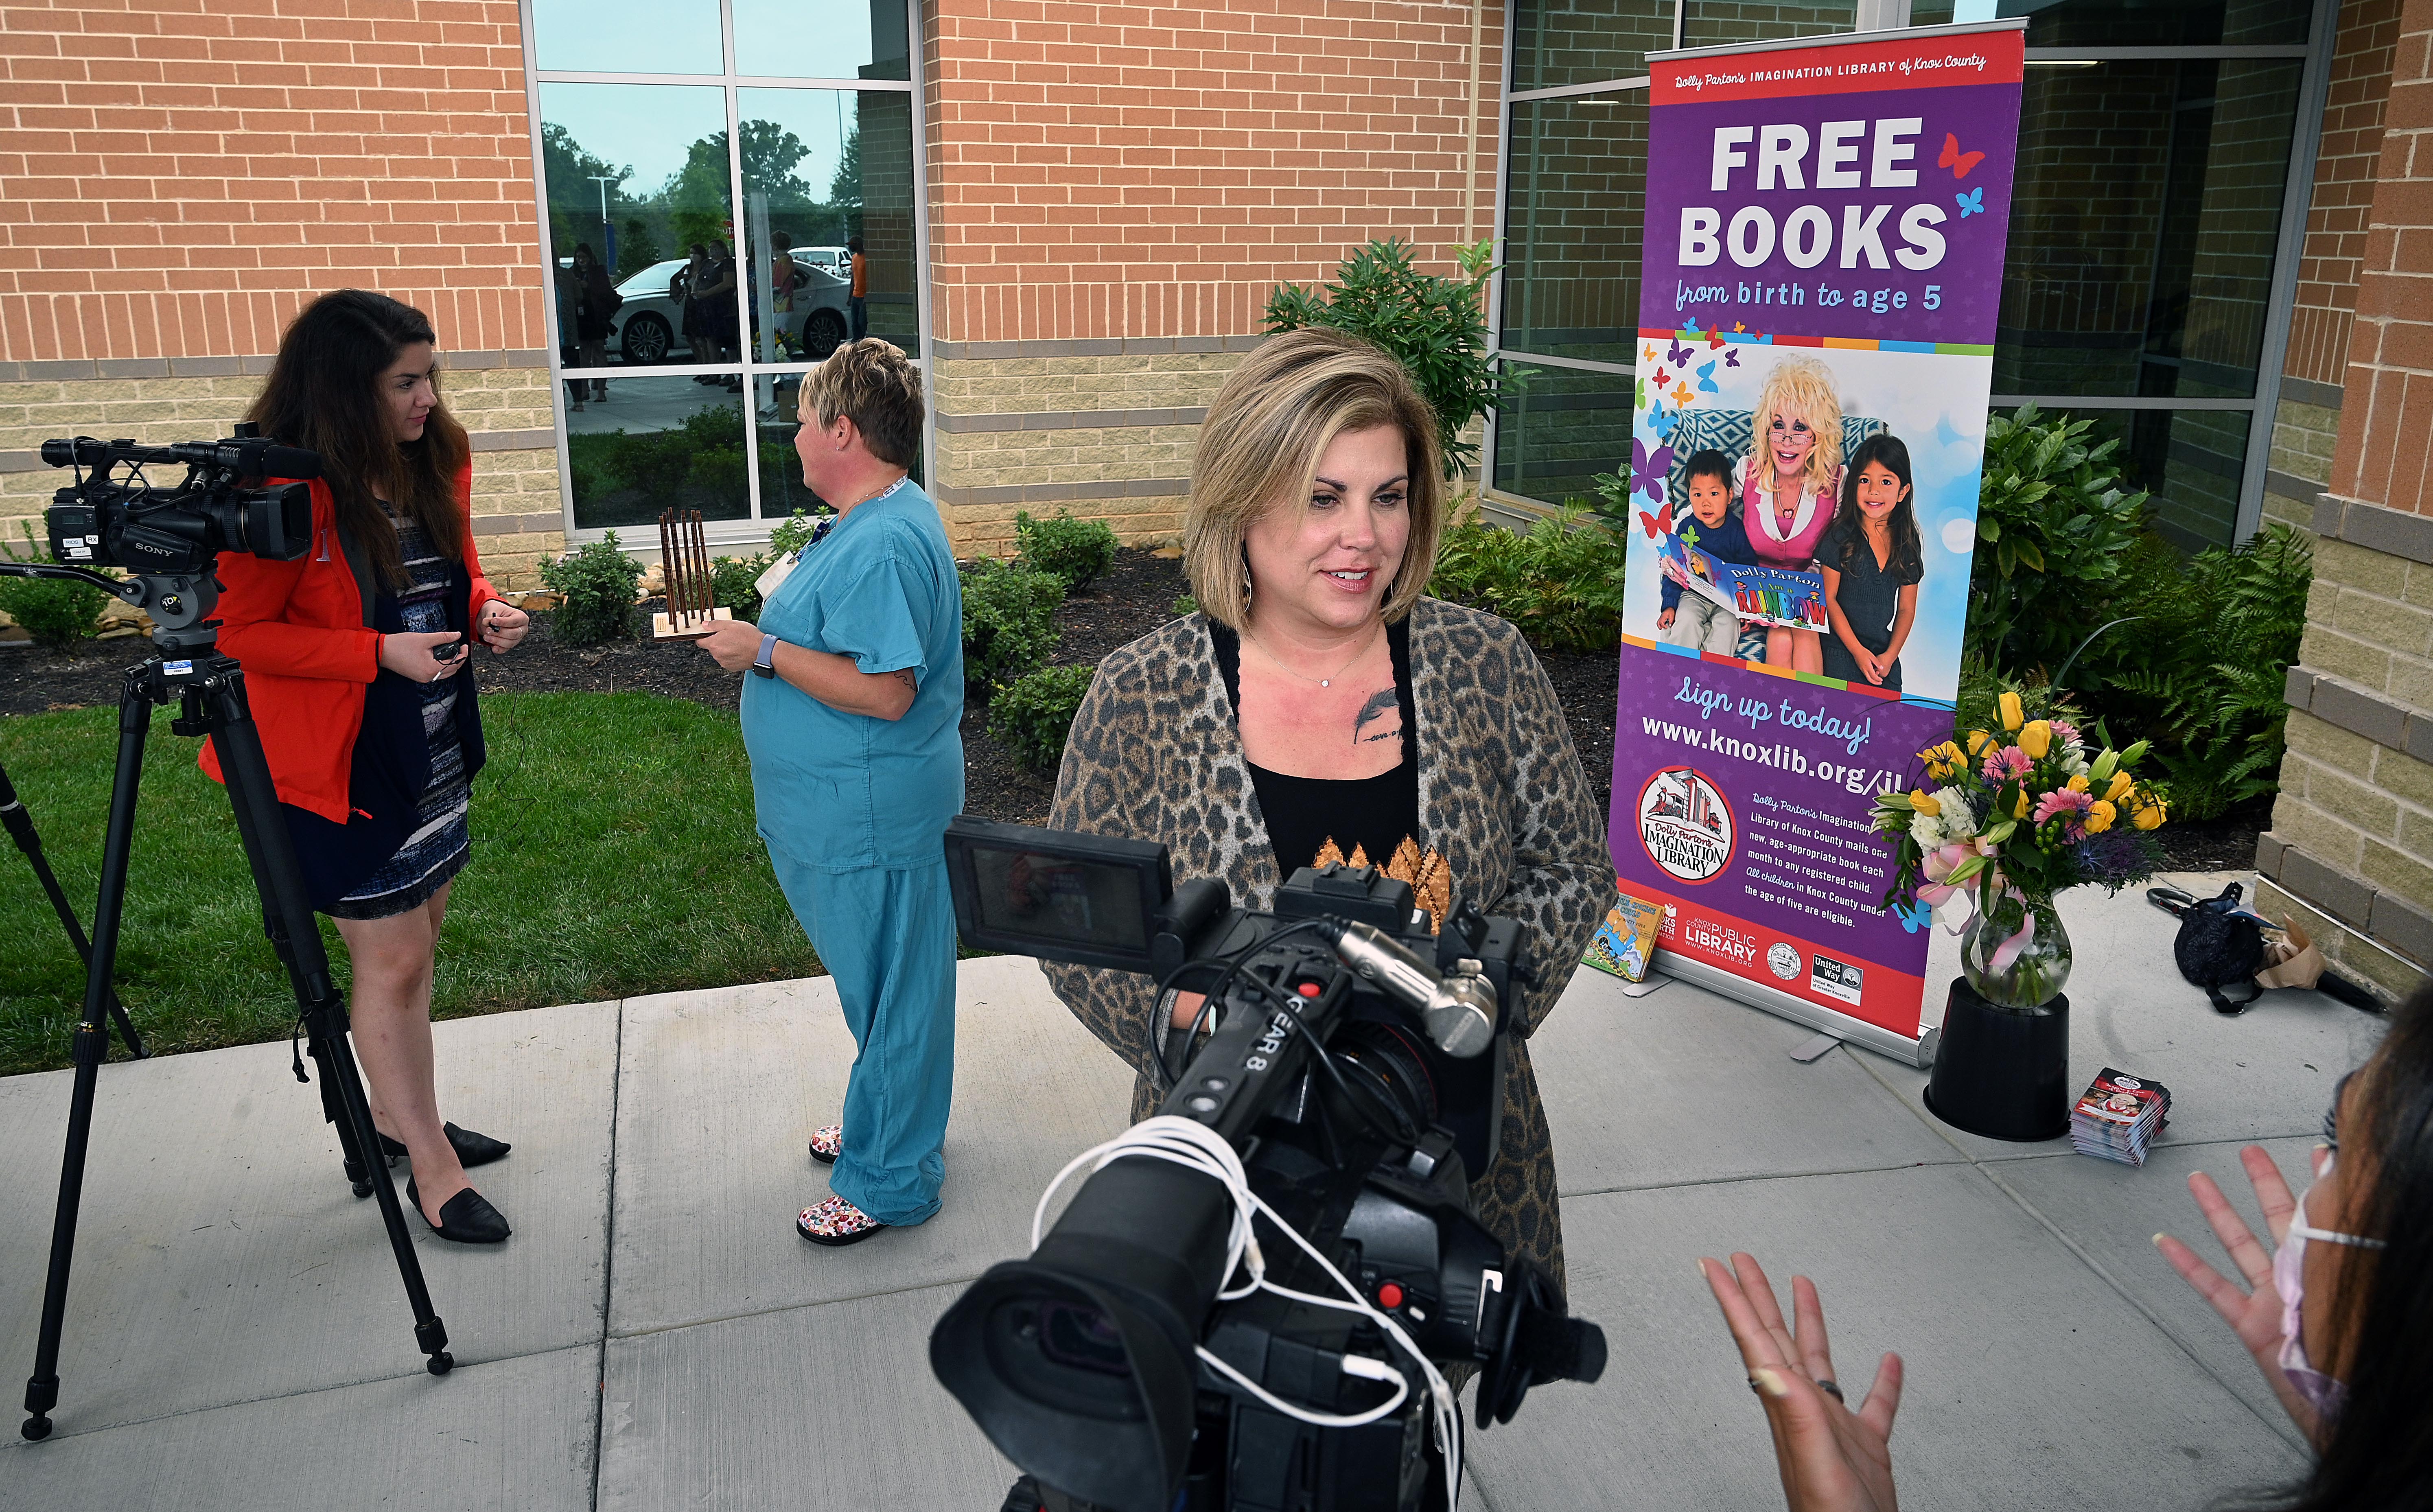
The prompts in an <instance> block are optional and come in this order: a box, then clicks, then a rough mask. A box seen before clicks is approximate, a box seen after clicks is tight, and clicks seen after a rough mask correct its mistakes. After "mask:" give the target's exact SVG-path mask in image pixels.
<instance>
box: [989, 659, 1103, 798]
mask: <svg viewBox="0 0 2433 1512" xmlns="http://www.w3.org/2000/svg"><path fill="white" fill-rule="evenodd" d="M1095 675H1097V668H1095V667H1042V668H1041V669H1039V670H1038V671H1034V672H1027V673H1025V674H1024V675H1022V676H1020V677H1017V678H1015V679H1014V680H1013V681H1012V682H1011V683H1009V684H1007V685H1006V686H1005V687H1004V688H1000V689H998V691H997V695H996V697H995V698H993V699H991V700H989V718H988V731H989V735H990V736H991V737H992V738H993V739H995V741H996V743H997V744H999V745H1001V746H1003V747H1005V748H1006V750H1007V751H1008V752H1009V753H1011V754H1012V756H1013V759H1014V762H1015V764H1016V765H1018V766H1020V767H1022V768H1023V769H1024V770H1025V771H1027V772H1038V773H1053V772H1054V771H1055V770H1056V769H1057V767H1058V766H1059V765H1061V764H1062V763H1063V760H1064V737H1065V736H1066V735H1067V734H1069V733H1070V732H1071V730H1072V728H1073V714H1074V711H1075V710H1077V709H1079V708H1080V706H1081V699H1082V696H1083V695H1084V694H1086V693H1088V692H1089V691H1090V679H1091V678H1092V677H1093V676H1095Z"/></svg>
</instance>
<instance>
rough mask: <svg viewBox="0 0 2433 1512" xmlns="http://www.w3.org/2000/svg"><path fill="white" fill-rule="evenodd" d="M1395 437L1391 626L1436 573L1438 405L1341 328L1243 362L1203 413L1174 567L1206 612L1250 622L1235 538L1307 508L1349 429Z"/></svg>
mask: <svg viewBox="0 0 2433 1512" xmlns="http://www.w3.org/2000/svg"><path fill="white" fill-rule="evenodd" d="M1381 425H1390V426H1393V427H1395V428H1396V429H1398V430H1400V431H1401V432H1402V433H1403V450H1404V456H1405V457H1406V459H1407V465H1408V467H1409V469H1410V477H1409V479H1408V481H1407V482H1406V484H1405V485H1404V486H1405V488H1406V489H1407V491H1408V499H1409V504H1408V508H1409V510H1410V516H1411V535H1410V540H1409V542H1408V544H1407V545H1405V546H1404V550H1403V565H1402V567H1401V569H1399V571H1398V572H1397V574H1396V576H1395V578H1394V581H1393V583H1392V584H1391V585H1389V586H1388V587H1387V594H1386V603H1385V617H1386V620H1387V622H1389V623H1390V622H1392V621H1394V620H1400V619H1402V618H1403V616H1404V615H1406V614H1408V613H1410V612H1411V605H1412V604H1414V603H1418V602H1419V599H1420V595H1421V593H1422V592H1424V591H1425V590H1426V588H1427V584H1428V574H1429V572H1430V571H1432V570H1434V569H1435V567H1436V559H1437V541H1438V536H1439V535H1441V534H1442V532H1443V529H1444V510H1443V492H1444V469H1443V467H1442V465H1441V463H1440V461H1439V458H1438V450H1437V417H1436V412H1435V411H1434V410H1433V409H1431V408H1429V406H1428V401H1427V400H1426V399H1423V398H1421V395H1420V391H1419V388H1418V387H1417V385H1415V384H1413V383H1412V382H1411V375H1410V374H1409V373H1408V372H1406V371H1405V370H1404V367H1403V365H1402V364H1401V363H1399V362H1396V361H1395V360H1394V359H1393V358H1392V357H1391V356H1388V355H1387V353H1386V352H1385V351H1384V350H1383V349H1382V348H1378V347H1375V346H1372V345H1371V344H1370V343H1368V342H1365V341H1363V340H1361V339H1360V338H1359V337H1357V336H1352V335H1347V334H1345V333H1344V332H1342V331H1329V330H1325V329H1323V328H1316V327H1313V328H1310V329H1307V330H1302V331H1285V333H1283V334H1282V335H1278V336H1273V337H1270V338H1269V339H1268V340H1267V341H1265V342H1263V343H1261V344H1260V346H1259V348H1258V349H1257V350H1256V351H1254V352H1252V353H1251V355H1250V356H1249V357H1248V358H1247V359H1245V360H1244V361H1243V363H1242V365H1240V366H1239V367H1236V368H1234V371H1233V374H1232V376H1230V377H1228V378H1227V379H1226V380H1225V386H1224V387H1223V388H1221V389H1219V390H1218V391H1217V402H1216V403H1214V404H1212V405H1210V406H1209V407H1208V417H1207V418H1206V419H1205V420H1202V421H1201V422H1200V424H1199V449H1198V450H1197V452H1196V453H1195V454H1194V455H1193V457H1192V461H1191V501H1190V503H1189V505H1188V506H1187V507H1186V508H1185V510H1184V512H1183V517H1182V567H1183V570H1184V571H1185V572H1187V573H1188V574H1190V577H1191V593H1192V597H1194V598H1196V599H1198V600H1199V607H1200V609H1201V610H1202V611H1204V612H1205V613H1206V614H1207V616H1208V618H1209V619H1211V620H1216V621H1217V623H1218V624H1221V625H1228V626H1231V627H1232V628H1234V629H1236V630H1239V629H1240V628H1241V627H1242V626H1243V625H1244V624H1245V623H1247V622H1248V621H1249V620H1250V617H1251V595H1250V591H1249V585H1248V582H1247V579H1248V576H1249V569H1248V565H1247V563H1248V559H1247V557H1246V556H1245V555H1244V550H1243V548H1244V543H1245V542H1246V541H1247V540H1248V539H1249V537H1250V533H1251V526H1252V525H1254V524H1256V523H1258V521H1260V520H1261V519H1263V518H1266V517H1267V515H1268V512H1269V511H1270V510H1274V509H1284V508H1292V509H1307V508H1308V507H1309V494H1310V488H1311V486H1312V485H1313V484H1314V482H1315V480H1316V478H1317V476H1318V461H1319V457H1320V456H1321V455H1322V454H1323V453H1324V452H1325V450H1326V449H1327V448H1328V447H1329V446H1331V445H1333V444H1334V442H1335V438H1336V436H1338V435H1341V434H1342V433H1345V432H1347V431H1367V430H1373V429H1374V428H1376V427H1378V426H1381Z"/></svg>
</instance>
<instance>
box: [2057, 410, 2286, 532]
mask: <svg viewBox="0 0 2433 1512" xmlns="http://www.w3.org/2000/svg"><path fill="white" fill-rule="evenodd" d="M2044 408H2045V410H2046V411H2047V413H2068V414H2069V416H2070V418H2072V419H2075V420H2092V421H2094V422H2095V424H2094V427H2093V428H2092V429H2091V430H2089V431H2088V432H2087V433H2086V436H2085V441H2086V444H2087V445H2088V446H2090V447H2092V446H2100V445H2101V444H2102V443H2103V442H2105V441H2111V440H2118V442H2119V443H2120V450H2118V452H2116V453H2115V455H2116V456H2117V457H2118V459H2119V462H2120V471H2121V475H2122V476H2123V477H2124V478H2126V479H2127V480H2128V483H2129V485H2130V486H2132V487H2135V488H2144V489H2147V490H2149V491H2150V492H2152V494H2153V498H2152V499H2151V500H2149V501H2147V504H2146V517H2147V518H2148V519H2149V520H2150V521H2151V522H2152V525H2153V527H2154V530H2155V532H2156V534H2158V535H2161V536H2163V538H2164V539H2166V540H2168V541H2169V542H2171V543H2172V544H2173V545H2175V546H2177V547H2179V548H2180V550H2182V551H2184V552H2191V553H2193V552H2201V551H2203V550H2204V549H2205V548H2206V547H2208V546H2228V545H2230V544H2231V543H2232V542H2233V541H2235V540H2237V535H2238V491H2239V485H2240V483H2241V481H2242V475H2243V473H2244V472H2245V470H2246V466H2247V439H2248V432H2249V430H2250V428H2251V427H2252V424H2253V421H2252V420H2251V418H2250V416H2249V415H2248V412H2247V411H2245V410H2078V411H2074V412H2062V411H2060V409H2059V407H2058V406H2050V405H2049V406H2045V407H2044Z"/></svg>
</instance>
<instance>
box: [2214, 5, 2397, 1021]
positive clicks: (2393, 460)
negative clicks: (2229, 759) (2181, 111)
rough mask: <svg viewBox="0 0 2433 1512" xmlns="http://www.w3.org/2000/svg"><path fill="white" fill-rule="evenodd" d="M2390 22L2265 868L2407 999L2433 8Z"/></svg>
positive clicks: (2338, 942) (2353, 970)
mask: <svg viewBox="0 0 2433 1512" xmlns="http://www.w3.org/2000/svg"><path fill="white" fill-rule="evenodd" d="M2392 29H2393V41H2392V43H2391V49H2390V93H2389V99H2388V104H2387V105H2386V107H2385V109H2384V111H2383V118H2382V123H2381V125H2382V130H2381V141H2380V152H2379V156H2378V159H2377V161H2376V164H2375V171H2374V174H2373V192H2372V197H2371V200H2370V205H2369V208H2368V209H2367V210H2366V212H2365V225H2364V235H2363V238H2362V246H2359V247H2358V248H2357V250H2356V256H2357V260H2358V263H2357V275H2356V305H2355V312H2356V313H2355V315H2354V318H2353V319H2352V320H2351V321H2350V323H2349V334H2348V364H2347V369H2346V375H2345V382H2344V385H2343V387H2344V393H2343V396H2342V401H2341V404H2340V408H2339V438H2338V443H2337V445H2336V447H2335V448H2334V450H2333V452H2332V458H2331V467H2330V486H2329V488H2328V489H2327V490H2326V491H2325V492H2324V493H2323V494H2322V498H2321V500H2320V501H2319V502H2318V503H2317V505H2316V509H2315V518H2314V525H2315V529H2316V531H2317V532H2318V534H2319V535H2320V536H2321V540H2320V542H2319V545H2318V549H2317V555H2316V567H2315V587H2314V593H2313V596H2312V598H2311V599H2310V601H2309V603H2308V605H2307V626H2306V636H2305V642H2304V643H2303V644H2302V645H2301V647H2300V649H2299V665H2298V666H2296V667H2293V668H2291V669H2290V672H2289V703H2290V705H2291V712H2290V715H2289V756H2288V760H2287V761H2286V762H2285V763H2284V764H2283V767H2282V786H2281V797H2280V800H2279V802H2278V803H2276V804H2275V805H2274V807H2273V810H2272V828H2271V830H2270V831H2268V832H2267V833H2266V834H2265V836H2264V838H2263V841H2262V843H2261V845H2260V846H2259V847H2258V854H2257V857H2256V866H2257V870H2258V871H2259V872H2260V873H2261V874H2262V877H2263V880H2262V882H2261V883H2260V884H2259V886H2258V889H2257V892H2258V896H2259V899H2260V900H2261V901H2263V902H2264V903H2265V904H2266V905H2267V910H2268V911H2271V910H2272V909H2289V908H2290V906H2291V905H2296V906H2298V908H2297V909H2291V911H2302V916H2308V915H2311V917H2310V918H2309V922H2310V923H2311V924H2313V925H2314V926H2316V927H2317V932H2318V933H2319V935H2320V936H2321V937H2322V943H2323V946H2324V949H2325V953H2326V954H2327V955H2329V956H2330V957H2331V958H2332V959H2333V960H2335V961H2336V962H2337V963H2338V964H2339V967H2340V969H2342V970H2343V971H2345V972H2347V973H2348V974H2350V975H2352V976H2357V977H2365V978H2367V979H2369V980H2371V981H2372V982H2373V983H2374V984H2375V985H2376V986H2377V987H2379V988H2380V989H2382V990H2383V991H2385V992H2387V993H2390V994H2401V993H2406V992H2408V991H2412V990H2413V989H2414V988H2415V987H2417V986H2419V985H2421V984H2422V983H2423V982H2424V980H2425V979H2426V976H2427V973H2428V972H2433V471H2428V467H2427V443H2428V438H2433V0H2404V4H2402V5H2401V6H2400V7H2399V14H2398V16H2397V18H2396V24H2395V25H2394V26H2393V28H2392ZM2327 141H2328V139H2327ZM2319 203H2320V196H2319ZM2291 349H2292V352H2293V353H2295V352H2296V351H2297V349H2298V348H2297V347H2296V345H2295V344H2294V343H2293V345H2292V348H2291Z"/></svg>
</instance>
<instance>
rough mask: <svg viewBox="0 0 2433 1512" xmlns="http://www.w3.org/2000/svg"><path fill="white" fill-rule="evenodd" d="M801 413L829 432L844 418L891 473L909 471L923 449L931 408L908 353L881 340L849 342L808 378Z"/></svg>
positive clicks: (870, 338) (798, 403)
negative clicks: (923, 431) (924, 426)
mask: <svg viewBox="0 0 2433 1512" xmlns="http://www.w3.org/2000/svg"><path fill="white" fill-rule="evenodd" d="M796 413H797V414H799V415H800V416H802V417H803V418H804V419H807V420H817V421H818V422H819V425H820V428H821V429H822V430H825V429H826V428H827V427H829V426H831V425H834V424H836V421H837V416H840V415H842V416H847V417H849V418H850V419H851V420H852V421H853V424H854V429H856V430H858V431H859V432H860V433H861V444H862V445H863V446H865V447H867V448H869V449H870V454H871V455H872V456H874V457H876V458H877V459H878V460H879V461H881V462H884V463H887V464H889V465H890V466H892V467H910V466H912V458H913V456H914V455H915V454H916V453H917V452H918V451H919V450H920V449H921V422H922V421H923V419H924V418H925V417H926V416H927V414H928V406H927V404H926V403H924V402H923V400H922V398H921V369H919V368H918V367H915V366H913V365H912V359H910V357H907V356H905V355H904V348H901V347H898V346H896V345H895V344H894V343H893V342H892V341H881V340H879V339H878V338H877V337H876V336H864V337H862V338H861V339H860V340H859V341H849V342H846V343H844V344H842V346H840V347H838V348H837V349H836V350H835V351H834V352H832V353H831V354H829V356H828V359H827V361H825V362H824V363H822V364H820V365H818V366H817V367H814V368H812V369H811V370H810V371H809V372H808V373H805V374H804V375H803V392H802V397H801V398H800V399H798V400H797V401H796Z"/></svg>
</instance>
